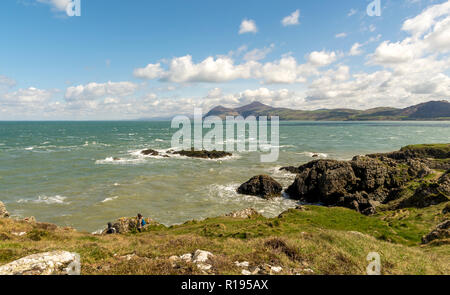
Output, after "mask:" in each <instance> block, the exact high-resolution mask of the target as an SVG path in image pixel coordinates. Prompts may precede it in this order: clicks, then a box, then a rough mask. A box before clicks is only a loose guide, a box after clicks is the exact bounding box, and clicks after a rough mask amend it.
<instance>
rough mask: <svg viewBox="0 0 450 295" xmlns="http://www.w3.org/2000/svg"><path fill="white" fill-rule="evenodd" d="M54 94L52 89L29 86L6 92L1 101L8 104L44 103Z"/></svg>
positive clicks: (0, 98)
mask: <svg viewBox="0 0 450 295" xmlns="http://www.w3.org/2000/svg"><path fill="white" fill-rule="evenodd" d="M52 95H53V92H52V91H49V90H44V89H38V88H35V87H29V88H26V89H19V90H17V91H14V92H9V93H6V94H4V95H2V96H1V97H0V101H1V102H2V103H6V104H42V103H44V102H47V101H48V100H49V99H50V98H51V97H52Z"/></svg>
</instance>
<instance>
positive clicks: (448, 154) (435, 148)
mask: <svg viewBox="0 0 450 295" xmlns="http://www.w3.org/2000/svg"><path fill="white" fill-rule="evenodd" d="M368 157H372V158H388V159H392V160H394V161H396V162H397V163H406V162H408V161H410V160H416V161H417V160H419V161H420V162H422V163H423V164H425V165H426V166H427V167H429V168H431V169H441V170H448V169H450V144H423V145H414V146H406V147H403V148H401V149H400V150H399V151H395V152H390V153H380V154H371V155H368Z"/></svg>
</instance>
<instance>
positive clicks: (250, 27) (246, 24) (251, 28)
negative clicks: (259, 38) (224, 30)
mask: <svg viewBox="0 0 450 295" xmlns="http://www.w3.org/2000/svg"><path fill="white" fill-rule="evenodd" d="M257 32H258V28H257V27H256V23H255V21H254V20H251V19H244V20H243V21H242V23H241V26H240V28H239V34H246V33H253V34H256V33H257Z"/></svg>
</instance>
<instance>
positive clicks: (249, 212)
mask: <svg viewBox="0 0 450 295" xmlns="http://www.w3.org/2000/svg"><path fill="white" fill-rule="evenodd" d="M225 216H227V217H233V218H254V217H259V216H261V214H259V213H258V211H256V210H255V209H253V208H247V209H243V210H239V211H234V212H231V213H228V214H226V215H225Z"/></svg>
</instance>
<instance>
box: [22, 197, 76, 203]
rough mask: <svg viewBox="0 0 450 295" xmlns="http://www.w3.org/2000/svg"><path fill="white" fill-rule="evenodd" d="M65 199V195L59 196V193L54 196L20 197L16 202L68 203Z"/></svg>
mask: <svg viewBox="0 0 450 295" xmlns="http://www.w3.org/2000/svg"><path fill="white" fill-rule="evenodd" d="M66 199H67V197H64V196H60V195H56V196H50V197H49V196H45V195H42V196H38V198H37V199H34V200H25V199H20V200H18V201H17V203H35V204H49V205H50V204H69V203H68V202H66V201H65V200H66Z"/></svg>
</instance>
